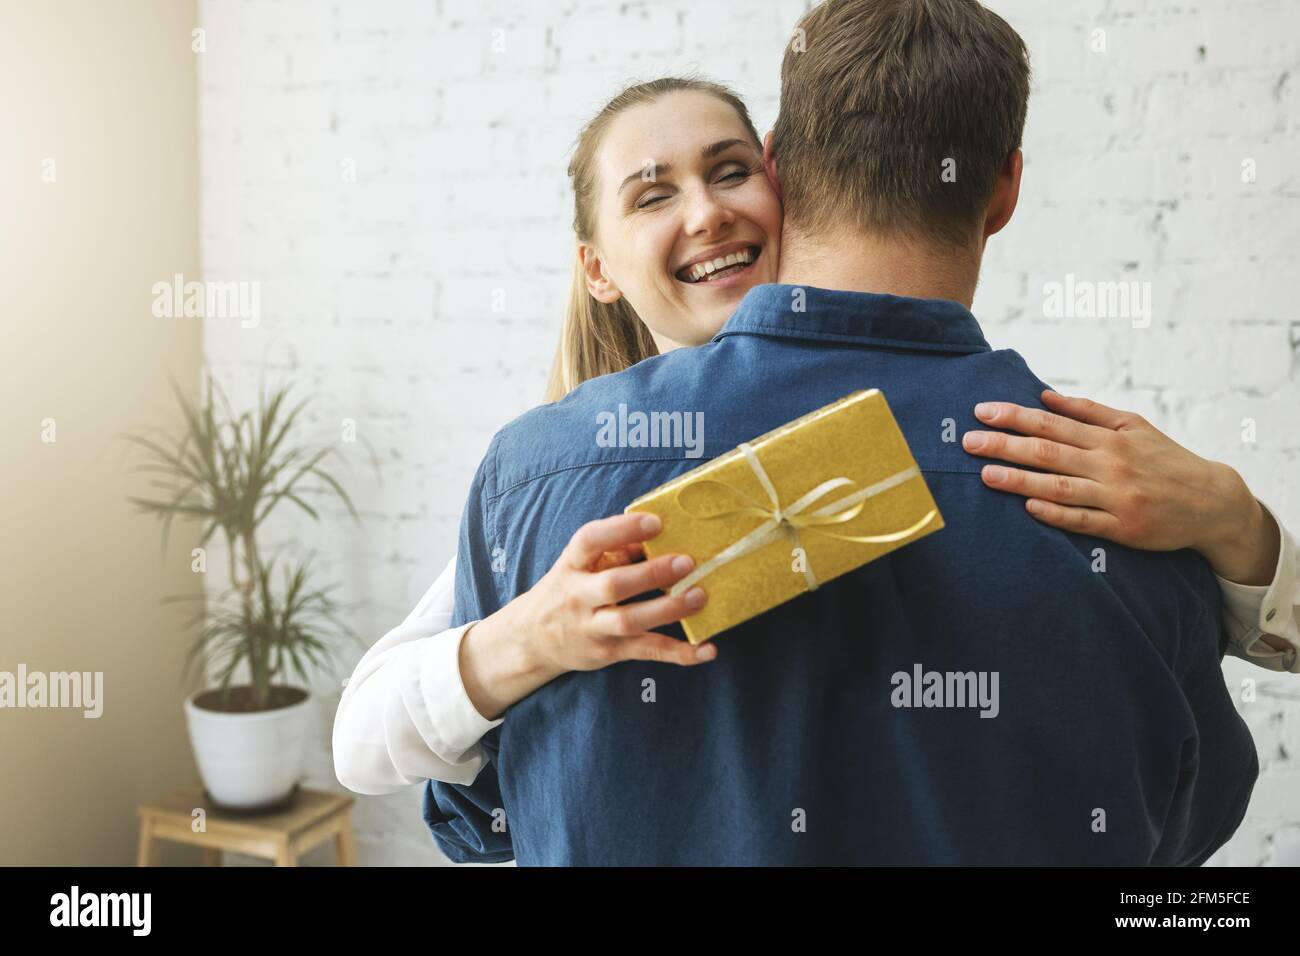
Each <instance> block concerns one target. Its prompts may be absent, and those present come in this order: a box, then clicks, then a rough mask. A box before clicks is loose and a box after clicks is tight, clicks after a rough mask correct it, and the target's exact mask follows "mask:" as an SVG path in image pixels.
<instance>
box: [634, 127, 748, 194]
mask: <svg viewBox="0 0 1300 956" xmlns="http://www.w3.org/2000/svg"><path fill="white" fill-rule="evenodd" d="M733 146H744V147H745V148H746V149H748V150H751V151H752V152H758V150H756V149H754V144H753V143H751V142H750V141H749V140H747V139H720V140H718V141H717V142H716V143H710V144H709V145H708V146H705V147H704V148H703V149H702V150H700V155H701V156H702V157H704V158H705V159H712V158H713V157H714V156H717V155H718V154H719V153H725V152H726V151H727V150H729V149H731V147H733ZM672 168H673V166H672V163H655V164H647V165H645V166H642V167H641V168H640V169H638V170H637V171H636V172H634V173H632V174H630V175H629V176H627V178H625V179H624V180H623V181H622V182H621V183H619V184H618V192H620V193H621V192H622V191H623V188H624V187H625V186H627V184H628V183H630V182H632V181H633V180H637V179H641V178H643V177H644V176H645V174H646V172H647V171H649V172H650V174H651V177H652V178H651V179H648V180H646V182H653V181H654V179H653V177H654V176H658V175H659V174H660V173H667V172H671V171H672Z"/></svg>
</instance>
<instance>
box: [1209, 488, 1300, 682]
mask: <svg viewBox="0 0 1300 956" xmlns="http://www.w3.org/2000/svg"><path fill="white" fill-rule="evenodd" d="M1260 505H1261V506H1262V507H1263V508H1264V510H1265V511H1267V512H1268V513H1269V514H1270V515H1271V516H1272V517H1273V520H1274V521H1276V522H1277V527H1278V531H1279V532H1280V534H1279V537H1280V539H1281V541H1280V545H1279V548H1278V558H1277V570H1276V571H1275V572H1274V575H1273V582H1272V583H1271V584H1268V585H1248V584H1237V583H1236V582H1235V581H1229V580H1227V579H1226V578H1222V577H1219V575H1217V574H1216V575H1215V577H1216V578H1217V579H1218V582H1219V589H1220V590H1221V591H1222V592H1223V609H1224V613H1225V615H1226V616H1228V617H1229V618H1230V619H1231V621H1232V623H1235V624H1236V625H1237V626H1235V627H1229V633H1230V635H1231V637H1232V642H1231V643H1232V648H1231V649H1232V651H1233V653H1234V654H1235V655H1236V656H1238V657H1242V658H1244V659H1246V660H1248V661H1250V662H1251V663H1252V664H1258V665H1259V666H1261V667H1266V668H1268V669H1269V670H1275V671H1290V672H1292V673H1300V576H1298V575H1297V559H1296V544H1295V540H1294V539H1293V538H1292V537H1291V535H1290V533H1289V532H1288V531H1287V529H1286V526H1285V525H1283V524H1282V522H1281V520H1279V519H1278V517H1277V515H1276V514H1275V513H1274V512H1273V509H1271V508H1270V507H1269V506H1268V505H1266V504H1264V502H1262V501H1260ZM1265 634H1269V635H1271V636H1274V637H1279V638H1281V639H1282V640H1284V641H1286V642H1287V643H1289V644H1290V645H1291V646H1290V648H1288V649H1287V650H1284V651H1278V650H1274V649H1273V648H1271V647H1269V646H1268V644H1266V643H1265V642H1264V639H1263V637H1264V635H1265Z"/></svg>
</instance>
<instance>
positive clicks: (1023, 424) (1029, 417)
mask: <svg viewBox="0 0 1300 956" xmlns="http://www.w3.org/2000/svg"><path fill="white" fill-rule="evenodd" d="M975 417H976V418H978V419H979V420H980V421H982V422H983V423H984V424H986V425H992V426H994V427H995V428H1009V429H1011V430H1012V431H1015V432H1020V433H1021V434H1022V435H1031V436H1036V437H1039V438H1047V439H1050V440H1051V441H1054V442H1059V443H1060V444H1063V445H1073V446H1074V447H1075V448H1096V447H1097V446H1098V445H1100V444H1101V443H1102V441H1104V440H1105V431H1104V429H1101V428H1098V427H1097V426H1095V425H1088V424H1082V423H1080V422H1077V421H1075V420H1074V419H1072V418H1064V417H1062V416H1060V415H1054V414H1053V413H1052V412H1048V411H1044V410H1043V409H1041V408H1026V407H1025V406H1023V405H1017V404H1015V403H1014V402H980V403H979V404H978V405H976V406H975Z"/></svg>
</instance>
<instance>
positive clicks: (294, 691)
mask: <svg viewBox="0 0 1300 956" xmlns="http://www.w3.org/2000/svg"><path fill="white" fill-rule="evenodd" d="M306 699H307V692H306V691H305V690H302V689H301V688H299V687H282V686H280V685H276V686H273V687H272V688H271V690H270V693H269V694H268V695H267V699H266V706H265V707H257V706H255V702H254V698H253V688H251V687H249V686H247V685H241V686H239V687H231V688H229V694H227V692H226V691H225V690H222V689H221V688H220V687H217V688H214V689H212V690H208V691H204V692H203V693H202V694H199V695H198V696H197V697H195V698H194V706H195V707H199V708H201V709H203V710H214V711H216V712H217V713H221V714H259V713H265V712H266V711H268V710H279V709H281V708H282V707H292V706H293V705H294V704H298V703H301V702H302V701H304V700H306Z"/></svg>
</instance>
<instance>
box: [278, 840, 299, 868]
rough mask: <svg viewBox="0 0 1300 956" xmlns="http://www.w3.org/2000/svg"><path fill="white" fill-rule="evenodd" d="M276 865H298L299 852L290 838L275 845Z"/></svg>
mask: <svg viewBox="0 0 1300 956" xmlns="http://www.w3.org/2000/svg"><path fill="white" fill-rule="evenodd" d="M275 865H276V866H297V865H298V854H297V852H296V851H295V849H294V847H293V846H292V845H291V844H290V842H289V841H288V840H280V841H279V842H278V843H277V844H276V846H275Z"/></svg>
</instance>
